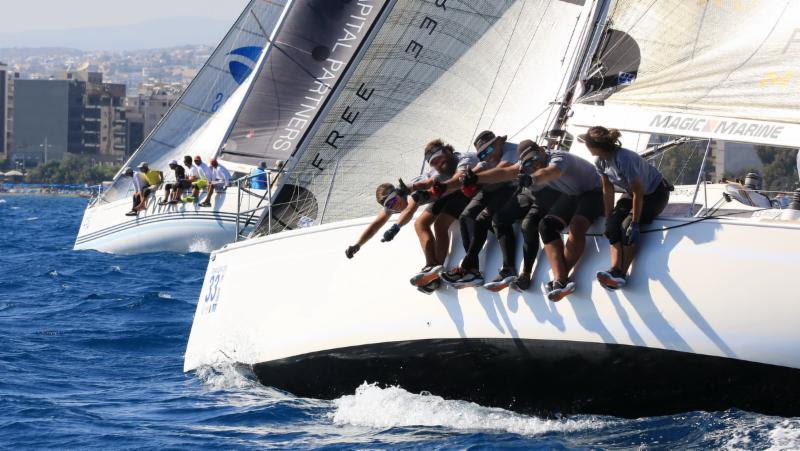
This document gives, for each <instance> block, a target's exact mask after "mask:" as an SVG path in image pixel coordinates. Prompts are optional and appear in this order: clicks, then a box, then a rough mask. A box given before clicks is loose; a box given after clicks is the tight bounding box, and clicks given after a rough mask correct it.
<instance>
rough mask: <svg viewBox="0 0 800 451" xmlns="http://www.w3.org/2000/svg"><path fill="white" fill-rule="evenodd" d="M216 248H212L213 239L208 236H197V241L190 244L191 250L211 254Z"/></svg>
mask: <svg viewBox="0 0 800 451" xmlns="http://www.w3.org/2000/svg"><path fill="white" fill-rule="evenodd" d="M213 250H214V249H212V248H211V241H209V240H208V239H206V238H196V239H195V241H194V242H193V243H192V244H190V245H189V252H191V253H200V254H210V253H211V251H213Z"/></svg>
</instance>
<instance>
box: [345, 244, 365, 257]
mask: <svg viewBox="0 0 800 451" xmlns="http://www.w3.org/2000/svg"><path fill="white" fill-rule="evenodd" d="M359 250H361V246H359V245H358V244H354V245H352V246H350V247H348V248H347V250H346V251H344V255H346V256H347V258H353V256H354V255H356V252H358V251H359Z"/></svg>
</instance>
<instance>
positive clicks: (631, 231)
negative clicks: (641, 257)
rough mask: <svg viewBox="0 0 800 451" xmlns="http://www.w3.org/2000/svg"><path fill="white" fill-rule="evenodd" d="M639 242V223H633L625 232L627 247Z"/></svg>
mask: <svg viewBox="0 0 800 451" xmlns="http://www.w3.org/2000/svg"><path fill="white" fill-rule="evenodd" d="M637 241H639V223H638V222H633V221H631V223H630V224H629V225H628V228H627V229H626V230H625V245H626V246H631V245H633V244H635V243H636V242H637Z"/></svg>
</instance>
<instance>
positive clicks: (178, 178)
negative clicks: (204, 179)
mask: <svg viewBox="0 0 800 451" xmlns="http://www.w3.org/2000/svg"><path fill="white" fill-rule="evenodd" d="M169 168H170V169H172V171H173V174H174V176H175V182H173V183H167V184H166V185H164V198H163V199H161V202H159V203H158V204H159V205H166V204H167V203H170V204H175V203H177V202H178V199H179V198H180V193H181V191H183V190H185V189H188V188H191V187H192V184H191V182H189V181H188V180H186V170H185V169H184V168H183V166H181V165H179V164H178V160H172V161H170V162H169ZM170 195H171V197H170Z"/></svg>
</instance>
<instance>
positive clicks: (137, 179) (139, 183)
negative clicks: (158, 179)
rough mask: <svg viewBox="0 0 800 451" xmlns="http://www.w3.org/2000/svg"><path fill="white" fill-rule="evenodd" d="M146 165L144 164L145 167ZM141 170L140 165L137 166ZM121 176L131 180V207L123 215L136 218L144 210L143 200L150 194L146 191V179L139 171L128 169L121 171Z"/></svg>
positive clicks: (147, 185)
mask: <svg viewBox="0 0 800 451" xmlns="http://www.w3.org/2000/svg"><path fill="white" fill-rule="evenodd" d="M146 166H147V164H146V163H145V167H146ZM139 167H140V168H141V165H140V166H139ZM122 173H123V175H125V176H126V177H130V178H132V179H133V190H134V192H133V206H132V207H131V211H129V212H127V213H125V216H137V215H138V214H139V212H140V211H141V210H143V209H144V205H145V202H144V199H146V196H147V195H149V194H150V191H148V187H149V184H148V183H147V179H146V178H145V176H144V174H142V173H141V172H140V171H134V170H133V169H132V168H130V167H126V168H125V169H124V170H123V171H122Z"/></svg>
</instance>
